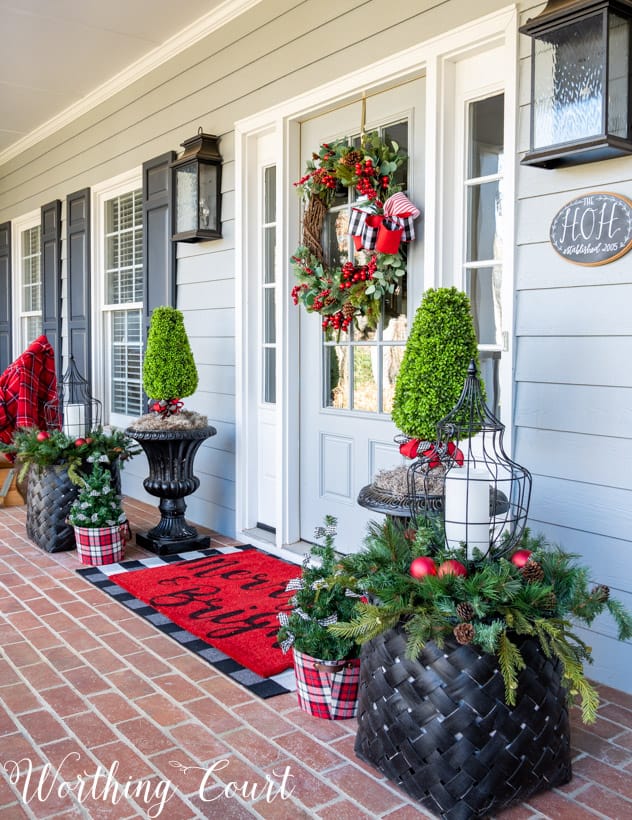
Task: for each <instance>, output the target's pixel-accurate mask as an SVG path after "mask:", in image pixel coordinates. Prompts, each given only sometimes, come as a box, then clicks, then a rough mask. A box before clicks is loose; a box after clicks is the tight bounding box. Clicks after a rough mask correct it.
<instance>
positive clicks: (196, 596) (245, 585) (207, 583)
mask: <svg viewBox="0 0 632 820" xmlns="http://www.w3.org/2000/svg"><path fill="white" fill-rule="evenodd" d="M297 575H300V569H299V568H298V567H297V566H296V565H294V564H288V563H286V562H285V561H281V560H279V559H278V558H275V557H274V556H272V555H268V554H267V553H263V552H259V550H255V549H245V550H239V551H238V552H234V553H231V554H228V555H209V556H206V557H204V558H199V559H197V560H191V561H181V562H179V563H177V564H173V563H171V564H165V565H164V566H158V567H155V568H151V569H140V570H135V571H134V572H121V573H117V574H115V575H110V576H109V580H110V581H113V582H114V583H115V584H118V585H119V586H121V587H123V589H126V590H127V591H128V592H130V593H131V594H132V595H134V596H135V597H136V598H138V599H140V600H141V601H144V602H145V603H147V604H149V605H150V606H151V607H152V608H153V609H155V610H157V611H158V612H161V613H162V614H163V615H166V616H167V617H168V618H169V620H171V621H173V623H175V624H178V626H181V627H183V628H184V629H186V630H187V631H188V632H190V633H192V634H193V635H196V636H197V637H198V638H201V639H202V640H203V641H206V642H207V643H209V644H211V645H212V646H214V647H216V648H217V649H219V650H220V651H221V652H224V653H225V654H226V655H228V656H230V657H231V658H233V660H235V661H237V663H240V664H241V665H242V666H245V667H246V668H247V669H251V670H252V671H253V672H255V673H257V674H258V675H261V677H270V676H272V675H276V674H278V673H279V672H283V671H284V670H286V669H289V668H290V667H291V666H292V653H288V654H287V655H284V654H283V652H282V651H281V649H280V647H279V645H278V643H277V641H276V634H277V631H278V629H279V621H278V618H277V615H278V613H279V612H280V611H281V610H284V609H289V606H288V599H289V598H290V597H291V595H292V593H291V592H286V586H287V582H288V581H289V580H290V578H296V577H297Z"/></svg>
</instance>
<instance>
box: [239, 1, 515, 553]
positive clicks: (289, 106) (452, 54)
mask: <svg viewBox="0 0 632 820" xmlns="http://www.w3.org/2000/svg"><path fill="white" fill-rule="evenodd" d="M493 45H501V46H502V47H503V52H504V55H505V58H504V65H503V66H499V76H501V77H504V78H505V80H506V82H505V84H504V93H505V105H506V106H507V110H509V111H514V112H516V117H517V107H516V106H517V76H518V75H517V72H518V13H517V7H516V5H515V4H511V5H508V6H506V7H505V8H503V9H501V10H499V11H497V12H494V13H492V14H489V15H487V16H485V17H481V18H480V19H478V20H476V21H474V22H473V23H469V24H466V25H464V26H461V27H459V28H457V29H454V30H452V31H448V32H446V33H443V34H441V35H439V36H437V37H435V38H432V39H430V40H428V41H426V42H423V43H420V44H419V45H416V46H414V47H412V48H410V49H407V50H405V51H402V52H400V53H398V54H395V55H393V56H391V57H388V58H385V59H383V60H380V61H378V62H375V63H373V64H371V65H369V66H366V67H364V68H362V69H359V70H357V71H354V72H352V73H350V74H348V75H346V76H344V77H340V78H337V79H336V80H335V81H334V82H331V83H327V84H324V85H322V86H319V87H317V88H315V89H311V90H310V91H308V92H306V93H304V94H301V95H298V96H297V97H294V98H292V99H289V100H286V101H284V102H283V103H281V104H280V105H278V106H275V107H273V108H271V109H267V110H265V111H262V112H259V113H257V114H255V115H253V116H251V117H248V118H245V119H243V120H240V121H239V122H237V123H236V124H235V205H236V210H235V236H236V237H241V239H239V240H237V241H236V248H235V257H236V259H235V262H236V266H235V276H236V283H235V289H236V301H235V304H236V310H235V313H236V316H235V320H236V334H235V335H236V376H237V379H236V442H237V444H236V486H237V499H236V502H237V503H236V521H235V529H236V532H237V536H238V537H239V536H240V535H243V534H244V531H245V530H246V529H247V528H248V509H249V504H248V491H249V481H248V477H249V476H252V471H253V468H254V463H253V458H256V454H253V452H252V450H251V449H250V448H249V447H248V440H249V438H248V431H249V429H251V426H252V418H251V415H252V410H251V408H249V406H248V395H249V378H250V377H251V376H252V374H251V373H250V372H249V367H248V364H247V361H248V360H247V358H245V356H246V353H247V351H248V350H249V349H250V346H251V345H252V344H254V343H256V339H253V337H252V329H251V328H249V325H248V315H249V314H248V310H247V302H248V293H249V286H250V285H249V280H248V267H247V260H248V250H247V236H248V230H249V229H250V230H251V229H252V226H250V225H249V224H248V211H247V208H246V203H247V202H248V201H249V197H251V196H252V195H253V193H254V192H253V190H252V179H249V175H248V174H249V169H251V168H252V155H253V151H254V150H255V148H256V138H257V135H259V134H261V133H262V132H264V131H271V132H272V133H273V134H274V136H275V139H276V146H277V147H276V162H277V167H278V176H277V180H278V185H279V187H278V191H277V225H278V227H279V230H278V234H277V248H278V256H279V259H280V260H281V261H280V262H279V268H278V273H277V283H278V287H279V292H280V293H289V292H290V278H291V275H290V270H289V267H290V266H289V265H287V264H285V261H284V260H286V259H288V258H289V257H290V255H291V254H292V252H293V250H294V248H295V247H296V244H297V242H298V238H299V237H298V232H299V202H298V197H291V196H290V193H291V191H292V190H293V189H292V182H293V176H292V175H293V172H294V169H296V168H297V167H298V151H299V122H300V120H301V119H305V118H307V117H308V116H317V115H318V114H319V112H320V111H321V110H324V109H325V108H326V107H330V106H332V105H338V104H343V103H345V102H350V101H352V100H353V99H357V98H358V97H359V96H360V95H361V94H362V93H363V92H367V93H369V92H370V91H371V89H372V88H376V89H377V88H379V87H383V86H386V85H388V84H390V83H396V82H402V81H403V80H404V79H405V78H406V77H414V76H415V75H418V74H419V73H420V72H422V71H423V72H425V75H426V80H427V96H426V112H427V114H426V155H425V163H426V167H428V168H437V167H440V164H441V163H442V162H443V155H442V154H443V152H442V141H443V139H444V137H445V134H444V133H443V127H442V126H443V124H444V123H446V122H447V117H446V112H447V110H448V107H449V105H450V101H449V99H448V100H446V98H445V96H444V94H443V88H444V85H445V79H446V72H447V73H448V74H449V72H450V70H451V68H452V65H451V64H452V63H454V61H456V60H458V59H459V58H461V57H462V56H464V55H466V54H472V53H475V52H476V51H477V50H483V49H486V48H489V47H492V46H493ZM437 114H439V115H440V116H437ZM507 119H508V118H507ZM507 132H509V133H507ZM515 147H516V127H515V123H514V124H513V127H510V128H508V129H507V131H506V133H505V148H506V155H507V158H508V162H507V171H506V177H505V191H506V199H507V203H508V204H509V203H514V201H515V197H514V193H515V162H514V161H513V158H514V157H515ZM442 183H443V178H442V176H441V175H438V176H437V177H435V175H433V174H427V175H426V191H425V213H424V222H425V237H426V241H425V242H424V246H425V248H424V270H425V272H426V273H425V281H424V285H423V288H424V290H425V289H426V288H428V287H435V286H436V285H437V284H438V281H439V280H438V277H439V271H440V270H441V268H440V265H441V263H442V256H443V252H444V248H445V243H446V242H447V239H446V238H445V234H444V232H443V225H442V214H443V213H444V211H443V208H444V198H445V191H444V190H443V185H442ZM507 211H509V205H508V207H507ZM513 222H514V220H513V219H508V223H509V224H510V229H509V230H508V231H507V233H506V241H507V247H508V248H513V242H514V235H513ZM507 257H508V258H507V266H506V269H505V270H506V276H507V279H508V281H512V282H513V270H512V269H511V267H512V264H513V258H512V253H508V254H507ZM288 305H289V299H279V300H278V312H281V310H282V315H281V316H278V317H277V318H278V322H277V332H278V333H277V344H278V348H277V350H278V359H277V367H278V371H277V384H278V386H279V390H278V392H277V414H278V415H277V421H278V429H279V430H280V431H281V434H280V436H279V448H280V450H279V459H278V476H277V480H278V486H279V490H280V493H279V500H278V505H279V506H280V508H281V509H280V515H279V516H278V518H277V531H276V545H277V546H278V547H282V546H284V545H289V544H293V543H295V542H297V541H299V538H300V535H299V503H298V502H299V475H298V470H299V464H298V461H299V460H298V455H297V452H296V447H297V442H298V440H299V417H298V404H299V403H298V393H299V365H298V345H297V344H296V340H297V339H298V313H297V311H296V310H291V309H289V308H288ZM508 366H509V367H510V368H512V363H511V362H510V363H508ZM507 440H508V441H511V433H510V430H509V429H508V430H507ZM250 540H251V541H252V540H253V539H252V534H251V538H250Z"/></svg>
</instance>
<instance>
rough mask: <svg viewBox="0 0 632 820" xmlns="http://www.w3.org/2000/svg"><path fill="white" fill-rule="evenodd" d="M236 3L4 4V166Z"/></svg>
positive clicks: (108, 0)
mask: <svg viewBox="0 0 632 820" xmlns="http://www.w3.org/2000/svg"><path fill="white" fill-rule="evenodd" d="M230 5H235V6H237V5H239V2H236V3H235V2H232V0H225V1H224V2H222V0H187V2H186V3H185V4H184V5H179V4H174V3H173V0H105V2H103V0H84V2H79V0H54V2H53V1H52V0H0V32H1V35H2V45H1V47H0V158H2V156H3V154H4V158H5V159H7V158H8V157H7V154H8V153H9V150H10V148H11V147H12V146H15V145H16V143H19V142H20V141H21V140H23V139H24V138H26V137H28V136H29V135H30V134H31V133H32V132H34V131H35V130H36V129H38V128H40V127H41V126H42V125H44V124H45V123H47V122H48V121H50V120H51V119H53V118H55V117H58V116H59V115H60V114H61V113H62V112H65V111H66V110H67V109H68V108H69V107H70V106H73V105H76V104H78V103H79V102H80V101H81V100H82V99H83V98H85V97H86V95H90V94H91V93H93V92H95V91H96V90H97V89H99V88H101V87H102V86H104V84H106V83H109V82H111V81H113V80H115V79H119V80H120V78H118V75H121V73H123V76H124V73H125V71H126V69H128V68H129V67H131V66H133V65H134V64H136V63H138V61H142V60H143V59H146V58H148V56H149V55H151V56H152V58H153V59H154V60H156V59H159V55H160V50H161V48H163V47H164V48H165V49H166V46H167V45H170V49H169V50H170V55H169V56H171V54H172V53H173V51H174V49H176V48H177V44H178V43H179V42H182V43H183V44H184V43H186V42H187V40H188V39H189V38H187V37H186V36H180V39H178V36H179V35H183V34H184V33H185V30H187V32H189V33H190V30H191V29H193V30H194V29H195V25H193V24H197V23H198V22H199V23H200V24H202V23H203V22H204V20H203V18H208V17H209V16H212V15H213V13H214V12H215V11H216V10H217V9H218V7H221V8H222V9H224V13H226V11H225V10H226V7H228V6H230Z"/></svg>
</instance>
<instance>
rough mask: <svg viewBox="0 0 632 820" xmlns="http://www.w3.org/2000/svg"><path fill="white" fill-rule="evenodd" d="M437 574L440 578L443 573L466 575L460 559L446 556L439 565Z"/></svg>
mask: <svg viewBox="0 0 632 820" xmlns="http://www.w3.org/2000/svg"><path fill="white" fill-rule="evenodd" d="M437 575H438V576H439V577H440V578H442V577H443V576H444V575H462V576H463V577H465V576H466V575H467V570H466V569H465V567H464V566H463V564H462V563H461V562H460V561H456V560H455V559H454V558H448V560H447V561H444V562H443V563H442V564H441V565H440V566H439V569H438V570H437Z"/></svg>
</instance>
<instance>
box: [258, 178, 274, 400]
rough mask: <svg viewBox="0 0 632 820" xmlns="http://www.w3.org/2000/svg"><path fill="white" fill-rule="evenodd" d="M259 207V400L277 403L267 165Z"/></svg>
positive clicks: (271, 180) (271, 219) (270, 194)
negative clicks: (260, 359)
mask: <svg viewBox="0 0 632 820" xmlns="http://www.w3.org/2000/svg"><path fill="white" fill-rule="evenodd" d="M261 183H262V205H261V217H260V219H261V224H260V230H261V273H260V288H261V329H260V331H259V343H260V347H261V351H262V358H263V367H262V369H261V386H260V391H261V392H260V395H261V400H262V401H263V402H264V403H265V404H274V403H275V402H276V355H277V353H276V342H277V338H276V302H277V294H276V274H275V255H276V233H277V232H276V166H275V165H268V166H267V167H265V168H264V169H263V174H262V180H261Z"/></svg>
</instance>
